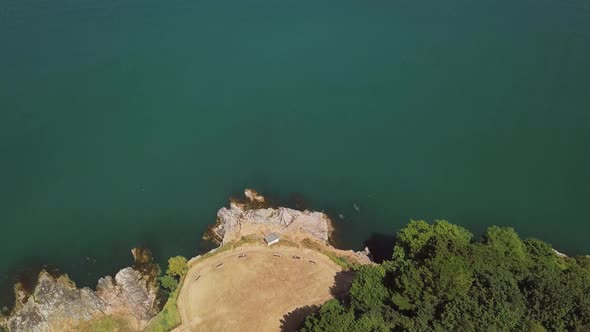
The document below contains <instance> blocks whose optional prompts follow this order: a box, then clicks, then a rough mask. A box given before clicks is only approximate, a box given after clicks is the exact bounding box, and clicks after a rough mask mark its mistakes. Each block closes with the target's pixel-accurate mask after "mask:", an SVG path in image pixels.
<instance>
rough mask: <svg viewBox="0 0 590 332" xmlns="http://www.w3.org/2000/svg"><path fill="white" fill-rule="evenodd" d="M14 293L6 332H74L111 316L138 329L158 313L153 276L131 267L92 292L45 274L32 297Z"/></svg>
mask: <svg viewBox="0 0 590 332" xmlns="http://www.w3.org/2000/svg"><path fill="white" fill-rule="evenodd" d="M134 256H136V253H135V252H134ZM141 257H144V258H145V253H142V254H141ZM144 263H145V262H144ZM152 265H155V264H152ZM151 271H152V270H151ZM15 290H16V291H17V293H16V296H17V301H16V302H17V303H16V306H15V308H14V310H13V312H12V314H11V315H10V317H9V318H8V320H7V327H8V330H9V331H10V332H17V331H22V332H45V331H67V330H75V326H76V325H77V324H79V323H81V322H84V321H87V320H90V319H93V318H97V317H100V316H104V315H113V314H115V315H120V316H122V317H127V318H129V319H130V321H131V322H133V323H134V325H136V327H137V328H138V329H141V328H143V327H144V326H145V325H146V324H147V322H148V321H149V320H150V319H151V318H152V317H153V316H155V315H156V314H157V311H158V303H157V292H158V286H157V283H156V282H155V276H154V275H151V274H145V273H142V272H141V271H140V270H139V269H136V268H131V267H127V268H124V269H123V270H121V271H119V272H118V273H117V274H116V275H115V278H114V279H113V278H112V277H110V276H108V277H105V278H101V279H100V280H99V281H98V285H97V287H96V291H93V290H91V289H90V288H86V287H85V288H82V289H79V288H77V287H76V284H75V283H74V282H73V281H71V280H70V279H69V278H68V277H67V276H65V275H63V276H59V277H54V276H52V275H50V274H49V273H47V272H45V271H42V272H41V273H40V274H39V279H38V282H37V285H36V286H35V289H34V291H33V293H32V294H25V293H24V291H22V290H20V289H19V288H18V287H15Z"/></svg>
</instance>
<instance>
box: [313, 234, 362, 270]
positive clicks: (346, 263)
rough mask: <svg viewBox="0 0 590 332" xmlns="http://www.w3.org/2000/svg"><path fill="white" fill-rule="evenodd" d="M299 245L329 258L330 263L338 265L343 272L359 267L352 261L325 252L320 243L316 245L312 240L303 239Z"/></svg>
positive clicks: (328, 251) (330, 252) (331, 252)
mask: <svg viewBox="0 0 590 332" xmlns="http://www.w3.org/2000/svg"><path fill="white" fill-rule="evenodd" d="M301 245H303V247H305V248H307V249H312V250H315V251H317V252H320V253H322V254H324V255H326V256H328V258H330V260H331V261H332V262H334V263H336V264H338V265H340V267H342V268H343V269H344V270H354V269H355V268H357V267H358V266H359V264H358V263H357V262H355V261H354V260H353V259H351V258H349V257H346V256H341V255H338V254H336V253H334V252H333V251H330V250H327V249H326V248H325V247H324V246H322V245H321V244H320V243H317V242H315V241H313V240H310V239H304V240H303V241H301Z"/></svg>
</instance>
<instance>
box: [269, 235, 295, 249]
mask: <svg viewBox="0 0 590 332" xmlns="http://www.w3.org/2000/svg"><path fill="white" fill-rule="evenodd" d="M275 246H278V247H293V248H299V244H298V243H297V242H295V241H291V240H289V239H287V238H286V237H284V238H281V239H280V240H279V242H278V243H277V244H275Z"/></svg>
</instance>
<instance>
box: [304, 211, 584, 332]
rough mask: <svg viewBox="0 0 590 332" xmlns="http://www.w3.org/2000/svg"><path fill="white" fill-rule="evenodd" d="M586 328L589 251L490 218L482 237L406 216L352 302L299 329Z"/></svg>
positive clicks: (362, 276) (332, 304) (327, 307)
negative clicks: (524, 234) (564, 250)
mask: <svg viewBox="0 0 590 332" xmlns="http://www.w3.org/2000/svg"><path fill="white" fill-rule="evenodd" d="M391 330H393V331H535V332H543V331H590V258H588V257H576V258H563V257H558V256H557V255H556V254H555V252H554V251H553V249H552V248H551V246H550V245H549V244H547V243H545V242H543V241H540V240H536V239H529V240H525V241H523V240H521V239H520V238H519V236H518V234H517V233H516V232H515V231H514V229H512V228H502V227H496V226H492V227H490V228H488V229H487V231H486V232H485V233H484V234H483V236H482V238H481V239H479V240H474V239H473V235H472V234H471V233H469V232H468V231H467V230H465V229H464V228H462V227H459V226H456V225H453V224H450V223H448V222H446V221H436V222H434V223H433V224H428V223H426V222H424V221H414V220H412V221H410V223H409V224H408V225H407V226H406V227H405V228H403V229H402V230H400V231H399V233H398V234H397V239H396V243H395V246H394V249H393V254H392V259H391V260H389V261H385V262H383V263H382V264H380V265H368V266H362V267H359V268H357V273H356V275H355V277H354V280H353V282H352V285H351V288H350V303H348V304H342V303H339V302H338V301H336V300H332V301H329V302H327V303H326V304H324V306H322V307H321V308H320V310H319V311H318V312H316V313H314V314H312V315H310V316H308V318H307V319H306V321H305V323H304V327H303V328H302V331H391Z"/></svg>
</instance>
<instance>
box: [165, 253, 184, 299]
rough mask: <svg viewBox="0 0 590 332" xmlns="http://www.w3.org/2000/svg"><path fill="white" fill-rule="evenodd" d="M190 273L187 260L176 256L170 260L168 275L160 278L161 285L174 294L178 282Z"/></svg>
mask: <svg viewBox="0 0 590 332" xmlns="http://www.w3.org/2000/svg"><path fill="white" fill-rule="evenodd" d="M187 272H188V265H187V260H186V258H185V257H183V256H175V257H171V258H170V259H168V269H166V274H165V275H163V276H161V277H160V278H159V281H160V285H161V286H162V287H163V288H165V289H167V290H168V291H169V292H174V290H176V288H177V287H178V282H179V281H180V279H181V278H182V277H184V275H185V274H186V273H187Z"/></svg>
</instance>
